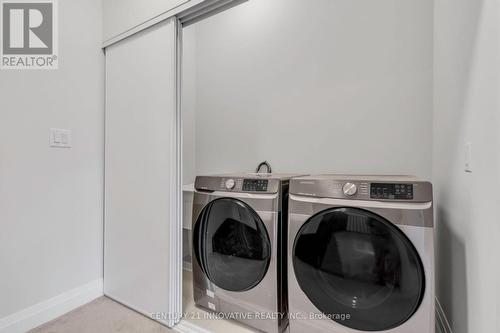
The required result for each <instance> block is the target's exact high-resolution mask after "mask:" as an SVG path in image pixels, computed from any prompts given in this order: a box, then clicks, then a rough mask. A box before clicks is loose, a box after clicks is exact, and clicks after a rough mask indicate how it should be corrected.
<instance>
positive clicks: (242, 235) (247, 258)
mask: <svg viewBox="0 0 500 333" xmlns="http://www.w3.org/2000/svg"><path fill="white" fill-rule="evenodd" d="M293 176H297V175H292V174H229V175H217V176H199V177H197V178H196V181H195V193H194V197H193V228H192V230H193V256H192V257H193V291H194V301H195V304H196V305H197V306H198V307H202V308H205V309H208V310H211V311H215V312H217V313H219V315H223V317H224V318H230V319H235V320H237V321H240V322H242V323H244V324H247V325H249V326H251V327H253V328H255V329H258V330H260V331H264V332H269V333H275V332H283V331H285V330H286V329H287V327H288V318H287V315H286V314H287V308H286V307H287V295H286V290H287V288H286V282H287V279H286V272H287V265H286V256H284V255H283V252H285V250H286V239H287V238H286V227H287V207H288V188H289V180H290V179H291V178H292V177H293Z"/></svg>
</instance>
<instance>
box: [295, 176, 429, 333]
mask: <svg viewBox="0 0 500 333" xmlns="http://www.w3.org/2000/svg"><path fill="white" fill-rule="evenodd" d="M433 225H434V224H433V201H432V185H431V184H430V183H429V182H425V181H420V180H418V179H416V178H414V177H407V176H349V175H321V176H309V177H299V178H295V179H292V180H291V183H290V201H289V239H288V268H289V269H288V277H289V279H288V288H289V294H288V297H289V313H290V332H291V333H304V332H308V333H309V332H310V333H324V332H332V333H355V332H360V331H372V332H391V333H433V332H434V331H435V314H434V308H435V306H434V230H433Z"/></svg>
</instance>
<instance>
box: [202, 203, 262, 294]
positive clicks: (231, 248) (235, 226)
mask: <svg viewBox="0 0 500 333" xmlns="http://www.w3.org/2000/svg"><path fill="white" fill-rule="evenodd" d="M193 247H194V253H195V256H196V259H197V260H198V263H199V265H200V267H201V269H202V270H203V271H204V273H205V274H206V275H207V277H208V278H209V279H210V281H212V282H213V283H214V284H215V285H216V286H218V287H220V288H222V289H225V290H230V291H245V290H249V289H251V288H253V287H254V286H256V285H257V284H258V283H259V282H260V281H261V280H262V278H264V276H265V274H266V272H267V268H268V266H269V262H270V259H271V242H270V240H269V235H268V233H267V231H266V227H265V225H264V223H263V222H262V220H261V219H260V217H259V215H257V213H256V212H255V211H254V210H253V209H252V208H251V207H250V206H248V205H247V204H246V203H244V202H242V201H240V200H236V199H233V198H221V199H217V200H214V201H212V202H210V203H209V204H207V205H206V206H205V208H204V209H203V210H202V212H201V214H200V215H199V217H198V220H197V221H196V224H195V227H194V231H193Z"/></svg>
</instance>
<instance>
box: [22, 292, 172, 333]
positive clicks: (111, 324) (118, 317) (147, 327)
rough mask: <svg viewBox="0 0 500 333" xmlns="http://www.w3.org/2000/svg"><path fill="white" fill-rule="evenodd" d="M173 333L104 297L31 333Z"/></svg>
mask: <svg viewBox="0 0 500 333" xmlns="http://www.w3.org/2000/svg"><path fill="white" fill-rule="evenodd" d="M114 332H120V333H138V332H141V333H172V332H174V331H173V330H170V329H168V328H167V327H165V326H163V325H160V324H158V323H157V322H155V321H153V320H151V319H149V318H147V317H145V316H143V315H141V314H139V313H137V312H135V311H132V310H130V309H129V308H127V307H125V306H123V305H121V304H119V303H116V302H115V301H113V300H111V299H109V298H107V297H101V298H98V299H96V300H95V301H93V302H91V303H89V304H86V305H84V306H82V307H80V308H78V309H76V310H74V311H71V312H69V313H67V314H65V315H64V316H61V317H59V318H57V319H54V320H53V321H51V322H48V323H47V324H44V325H42V326H40V327H37V328H35V329H34V330H31V331H30V333H114Z"/></svg>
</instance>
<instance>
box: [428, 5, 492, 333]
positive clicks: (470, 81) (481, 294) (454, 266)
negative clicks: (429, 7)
mask: <svg viewBox="0 0 500 333" xmlns="http://www.w3.org/2000/svg"><path fill="white" fill-rule="evenodd" d="M435 26H436V28H435V29H436V33H435V36H436V37H435V116H434V157H433V161H434V163H433V164H434V169H433V181H434V184H435V196H436V210H437V214H436V216H437V226H438V229H437V234H438V238H437V241H436V245H437V261H438V263H437V267H438V274H437V275H438V276H437V293H438V297H439V299H440V301H441V303H442V305H443V307H444V309H445V312H446V313H447V315H448V317H449V319H450V320H451V323H452V327H453V331H454V333H466V332H469V333H475V332H485V333H486V332H500V326H499V322H498V318H499V317H500V308H499V304H498V299H499V298H500V289H499V287H498V276H499V275H500V269H499V267H500V264H499V259H498V253H500V241H499V239H500V223H499V217H498V211H497V208H498V204H499V202H500V192H499V191H498V189H499V188H500V131H499V129H500V104H499V98H500V97H499V96H500V95H499V92H500V84H499V75H500V54H499V46H500V38H499V37H500V6H499V2H498V1H495V0H476V1H470V0H436V12H435ZM467 142H470V143H472V158H473V160H472V162H473V163H472V168H473V172H472V173H465V172H464V156H465V152H464V145H465V143H467Z"/></svg>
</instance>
